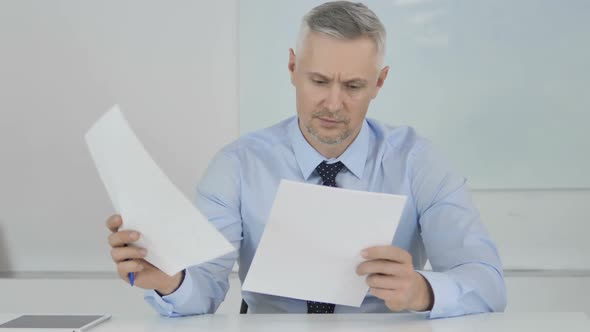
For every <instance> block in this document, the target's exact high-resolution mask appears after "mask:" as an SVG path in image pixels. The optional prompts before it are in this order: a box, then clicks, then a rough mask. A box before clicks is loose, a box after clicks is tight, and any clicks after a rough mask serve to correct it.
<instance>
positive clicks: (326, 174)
mask: <svg viewBox="0 0 590 332" xmlns="http://www.w3.org/2000/svg"><path fill="white" fill-rule="evenodd" d="M343 167H344V164H343V163H342V162H341V161H339V162H337V163H333V164H328V163H326V162H325V161H322V163H321V164H319V165H318V167H316V168H315V170H316V172H318V174H319V175H320V176H321V177H322V181H323V182H324V186H330V187H336V175H338V172H340V171H341V170H342V168H343Z"/></svg>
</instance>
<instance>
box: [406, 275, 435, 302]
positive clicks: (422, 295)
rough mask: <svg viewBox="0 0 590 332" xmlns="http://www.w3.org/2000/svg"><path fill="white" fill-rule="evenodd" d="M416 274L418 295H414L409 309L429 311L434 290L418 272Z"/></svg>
mask: <svg viewBox="0 0 590 332" xmlns="http://www.w3.org/2000/svg"><path fill="white" fill-rule="evenodd" d="M415 273H416V274H417V277H418V278H419V279H418V280H419V281H418V285H419V286H418V296H416V298H415V300H416V301H414V302H415V303H413V305H412V308H411V310H414V311H429V310H432V307H433V306H434V292H433V290H432V286H430V283H429V282H428V280H426V278H424V276H423V275H422V274H420V273H418V272H415Z"/></svg>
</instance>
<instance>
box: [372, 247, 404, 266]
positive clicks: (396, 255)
mask: <svg viewBox="0 0 590 332" xmlns="http://www.w3.org/2000/svg"><path fill="white" fill-rule="evenodd" d="M361 255H362V256H363V257H364V258H366V259H367V260H371V259H387V260H390V261H395V262H398V263H402V264H410V263H412V255H410V254H409V253H408V252H407V251H405V250H403V249H401V248H398V247H394V246H377V247H370V248H367V249H365V250H363V251H362V252H361Z"/></svg>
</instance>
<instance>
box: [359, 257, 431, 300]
mask: <svg viewBox="0 0 590 332" xmlns="http://www.w3.org/2000/svg"><path fill="white" fill-rule="evenodd" d="M361 255H362V256H363V257H364V258H365V259H367V260H366V261H365V262H363V263H361V264H359V266H358V267H357V269H356V273H357V274H358V275H361V276H362V275H368V277H367V280H366V281H367V285H369V287H371V294H373V295H374V296H376V297H378V298H380V299H382V300H383V301H385V305H387V307H388V308H389V309H390V310H391V311H404V310H413V311H424V310H431V309H432V306H433V305H434V295H433V292H432V288H431V287H430V284H429V283H428V281H426V279H425V278H424V277H423V276H422V275H421V274H420V273H418V272H416V271H415V270H414V265H413V263H412V256H411V255H410V254H409V253H408V252H407V251H405V250H403V249H401V248H398V247H394V246H378V247H371V248H367V249H365V250H363V252H362V253H361Z"/></svg>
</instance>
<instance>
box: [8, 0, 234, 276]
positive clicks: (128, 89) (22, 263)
mask: <svg viewBox="0 0 590 332" xmlns="http://www.w3.org/2000/svg"><path fill="white" fill-rule="evenodd" d="M236 21H237V1H174V2H168V1H166V2H164V1H140V0H132V1H116V0H110V1H74V0H61V1H57V0H51V1H30V0H24V1H21V0H5V1H0V165H1V166H0V168H1V172H0V271H2V270H13V271H39V270H41V271H44V270H45V271H46V270H57V271H97V270H98V271H101V270H110V269H112V265H111V264H110V255H109V250H108V247H107V244H106V240H105V239H106V237H107V235H108V233H107V231H106V228H105V226H104V223H105V220H106V218H107V217H108V216H109V215H111V214H112V213H113V208H112V206H111V204H110V201H109V199H108V196H107V194H106V191H105V189H104V188H103V185H102V183H101V182H100V180H99V177H98V174H97V172H96V170H95V168H94V164H93V163H92V161H91V158H90V156H89V153H88V151H87V148H86V145H85V142H84V133H85V132H86V131H87V130H88V129H89V127H90V126H91V124H92V123H93V122H94V121H95V120H96V119H98V117H99V116H100V115H101V114H102V113H103V112H105V111H106V110H107V109H108V108H110V106H111V105H113V104H115V103H119V104H120V105H121V107H122V110H123V112H124V113H125V115H126V117H127V118H128V120H129V122H130V125H131V127H132V128H133V129H134V130H135V131H136V132H137V134H138V136H139V138H140V140H142V142H143V143H144V144H145V146H146V148H147V150H148V151H149V152H150V153H151V154H152V156H153V157H154V159H155V160H156V162H157V163H158V164H159V165H160V167H161V168H162V169H163V170H164V172H165V173H167V174H168V175H169V176H170V178H171V180H172V181H173V182H174V183H175V184H177V185H178V187H179V188H180V189H181V190H182V191H183V192H184V193H185V194H186V195H187V196H188V197H193V190H194V189H193V188H194V186H195V185H196V183H197V181H198V180H199V177H200V176H201V174H202V172H203V171H204V169H205V167H206V166H207V164H208V161H209V160H210V159H211V157H212V156H213V154H214V153H215V152H216V151H217V150H218V149H219V148H221V147H222V145H224V144H226V143H228V142H230V141H231V140H233V139H235V138H236V137H237V133H238V118H237V105H238V102H237V59H236V54H237V28H236V24H235V22H236Z"/></svg>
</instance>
